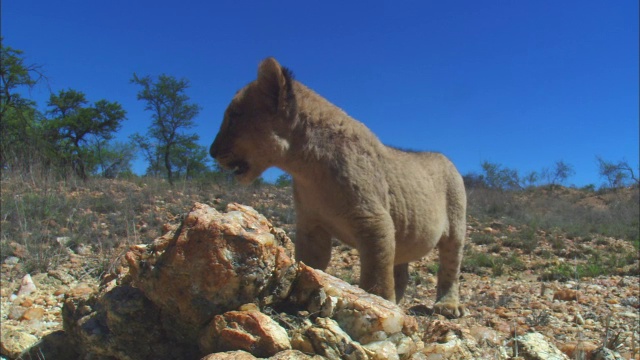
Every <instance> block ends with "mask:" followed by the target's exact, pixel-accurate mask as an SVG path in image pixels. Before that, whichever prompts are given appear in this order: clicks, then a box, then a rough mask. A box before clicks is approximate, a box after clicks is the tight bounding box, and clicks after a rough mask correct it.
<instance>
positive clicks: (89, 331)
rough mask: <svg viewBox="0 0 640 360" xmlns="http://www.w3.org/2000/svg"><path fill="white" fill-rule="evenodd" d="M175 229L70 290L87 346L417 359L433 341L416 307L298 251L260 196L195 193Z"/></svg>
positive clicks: (77, 342)
mask: <svg viewBox="0 0 640 360" xmlns="http://www.w3.org/2000/svg"><path fill="white" fill-rule="evenodd" d="M167 230H168V232H167V233H166V234H164V235H163V236H161V237H159V238H157V239H156V240H155V241H154V242H153V243H152V244H150V245H136V246H133V247H132V248H131V250H130V251H129V252H128V253H127V254H126V255H125V258H126V262H127V264H128V267H129V271H128V273H127V274H125V275H124V276H116V275H113V276H107V278H108V281H104V282H103V285H102V286H101V288H100V291H99V292H98V293H96V294H87V293H85V292H69V293H67V295H66V300H65V304H64V307H63V318H64V329H65V332H66V333H67V334H68V335H69V338H70V339H71V342H72V343H71V345H70V346H71V347H73V348H74V349H76V350H77V352H78V353H79V354H80V358H82V357H84V358H89V357H92V358H99V357H103V358H116V359H132V360H133V359H149V358H153V359H197V358H202V357H205V356H206V357H205V358H206V359H209V360H211V359H226V358H246V359H252V358H254V357H262V358H267V357H270V359H313V358H319V356H323V357H325V358H330V359H343V358H344V359H409V358H411V357H412V356H413V355H415V354H418V353H420V351H421V350H423V349H424V344H423V342H422V340H421V339H420V338H419V337H418V336H417V335H415V334H414V332H415V329H416V322H415V319H414V318H413V317H410V316H407V315H405V314H404V312H403V311H402V310H401V309H400V308H399V307H398V306H397V305H396V304H394V303H391V302H389V301H387V300H384V299H382V298H380V297H378V296H375V295H371V294H369V293H367V292H365V291H363V290H361V289H359V288H357V287H354V286H352V285H349V284H348V283H346V282H344V281H342V280H339V279H337V278H335V277H333V276H330V275H328V274H326V273H324V272H322V271H319V270H315V269H312V268H310V267H308V266H306V265H305V264H303V263H296V262H294V261H293V260H292V259H291V257H290V256H289V255H288V254H287V250H286V249H287V248H289V249H290V248H291V244H290V240H289V239H288V238H287V237H286V235H284V234H283V232H282V231H280V230H278V229H274V228H273V226H272V225H271V224H270V223H269V222H268V221H267V220H266V219H265V218H264V217H263V216H262V215H260V214H259V213H258V212H256V211H255V210H254V209H252V208H250V207H246V206H242V205H238V204H229V205H228V207H227V211H226V212H225V213H221V212H218V211H217V210H215V209H214V208H212V207H209V206H207V205H204V204H199V203H196V204H195V205H194V207H193V209H192V210H191V211H190V212H189V213H188V214H186V215H185V216H184V218H183V221H182V223H181V224H179V225H178V226H168V227H167ZM281 245H285V246H281ZM285 329H286V330H285ZM469 337H470V338H471V336H469ZM212 353H213V354H212Z"/></svg>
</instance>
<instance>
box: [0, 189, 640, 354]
mask: <svg viewBox="0 0 640 360" xmlns="http://www.w3.org/2000/svg"><path fill="white" fill-rule="evenodd" d="M1 191H2V193H1V196H2V223H1V226H2V235H1V239H0V246H1V248H0V249H1V257H0V261H1V262H2V286H1V292H0V300H1V305H2V313H1V316H2V317H1V320H2V334H3V340H2V343H3V349H2V351H3V355H5V356H8V355H9V354H8V353H10V349H7V348H6V347H7V346H8V344H14V343H15V342H16V341H14V340H15V339H21V341H23V342H29V341H35V339H37V338H39V337H41V336H43V335H45V334H47V333H50V332H52V331H55V330H59V329H61V327H62V321H61V313H60V307H61V303H62V301H63V300H64V294H65V293H66V292H68V291H74V292H83V291H84V292H90V291H92V290H93V289H95V288H96V286H97V284H98V282H99V281H100V279H101V278H102V277H103V276H105V275H107V274H109V273H111V272H114V271H116V270H117V269H118V268H119V267H122V266H123V264H122V261H121V260H122V259H121V258H122V255H123V254H124V252H125V251H126V250H127V249H128V248H129V246H131V245H134V244H140V243H149V242H150V241H152V240H153V239H154V238H156V237H158V236H160V235H162V234H163V233H164V230H166V228H164V229H163V226H164V224H166V223H175V222H176V221H177V220H178V219H179V218H180V217H181V216H182V214H183V213H184V212H186V211H187V210H188V209H189V208H190V207H191V206H192V205H193V204H194V203H195V202H201V203H205V204H210V205H212V206H214V207H216V208H218V209H223V208H224V207H225V206H226V204H227V203H230V202H238V203H242V204H246V205H250V206H252V207H254V208H255V209H256V210H258V211H259V212H260V213H262V214H264V215H265V216H266V217H267V218H268V219H269V220H270V221H271V222H272V223H273V224H274V225H275V226H278V227H281V228H282V229H284V230H285V231H286V233H287V234H288V235H289V236H290V237H291V238H292V239H293V240H294V241H295V225H294V224H295V213H294V211H293V207H292V196H291V189H290V188H289V187H275V186H272V185H261V186H254V187H248V188H244V187H237V186H235V185H233V184H231V183H229V182H225V181H221V182H211V181H190V182H179V183H176V185H175V186H174V187H169V185H168V184H166V183H165V182H163V181H161V180H157V179H139V178H138V179H133V180H102V179H90V180H89V181H88V182H86V183H83V182H81V181H74V180H70V181H67V182H45V181H33V180H32V179H21V178H6V179H5V178H3V181H2V190H1ZM468 195H469V216H468V230H467V245H466V246H465V259H464V264H463V273H462V282H461V296H462V299H463V301H464V302H465V303H466V304H467V306H468V308H469V310H470V314H469V316H467V317H465V318H462V319H459V320H452V321H451V324H453V325H452V326H459V327H460V328H463V329H465V331H467V330H468V331H469V332H470V333H471V334H472V335H473V336H474V337H475V338H476V339H479V340H482V341H481V344H482V346H483V351H486V355H487V357H491V358H493V357H495V356H498V354H497V353H496V352H497V350H496V349H497V346H498V345H502V344H504V343H506V342H507V341H508V340H509V339H510V337H511V336H512V335H513V333H514V332H516V333H525V332H528V331H530V330H534V329H535V331H537V332H540V333H542V334H543V335H545V336H546V337H547V338H548V339H549V340H550V341H551V342H552V343H554V344H555V345H556V346H558V347H559V348H561V349H563V351H565V353H567V354H571V358H572V359H573V358H578V356H579V351H577V350H576V347H577V348H579V349H587V350H588V349H593V348H595V347H597V346H600V345H602V344H603V343H606V345H607V346H608V347H610V348H615V349H617V351H618V352H619V353H620V354H622V356H623V357H624V358H627V359H633V358H635V359H637V358H640V350H639V349H638V348H639V346H638V340H639V336H640V333H639V331H640V325H639V321H640V316H639V314H640V300H639V297H640V294H639V292H640V283H639V276H640V263H639V258H638V241H639V237H638V226H639V225H638V217H639V210H638V207H639V195H638V188H630V189H619V190H616V191H608V192H594V191H588V190H578V189H571V188H562V187H556V188H535V189H529V190H526V191H519V192H499V191H494V190H489V189H483V188H475V189H469V190H468ZM328 272H329V273H330V274H333V275H335V276H337V277H339V278H341V279H343V280H345V281H347V282H349V283H352V284H357V281H358V273H359V265H358V254H357V252H356V251H355V250H354V249H351V248H349V247H347V246H345V245H342V244H340V243H338V242H335V243H334V248H333V256H332V261H331V265H330V268H329V269H328ZM436 272H437V254H431V255H430V256H429V257H428V258H425V259H423V260H422V261H420V262H416V263H413V264H412V265H411V268H410V274H411V281H410V286H409V288H408V291H407V295H406V297H405V299H404V300H403V302H402V303H401V305H402V307H403V308H404V309H405V310H407V311H411V312H414V313H416V314H417V315H419V316H418V317H417V319H419V323H420V325H421V326H423V327H424V328H425V329H426V330H425V331H427V330H428V328H429V323H430V321H431V320H433V319H434V318H440V317H439V316H437V315H430V314H429V308H430V307H431V306H432V305H433V301H434V298H435V281H436V277H435V273H436ZM27 274H29V275H30V277H31V279H32V280H33V283H34V284H35V286H36V288H37V290H35V291H33V292H31V293H28V294H26V295H21V296H16V295H17V292H18V290H19V289H20V288H21V281H23V279H24V277H25V275H27ZM23 288H24V286H23ZM10 336H11V337H13V338H12V339H9V337H10ZM18 342H19V341H18ZM16 346H17V345H16Z"/></svg>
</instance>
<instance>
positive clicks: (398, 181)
mask: <svg viewBox="0 0 640 360" xmlns="http://www.w3.org/2000/svg"><path fill="white" fill-rule="evenodd" d="M387 149H388V153H389V157H388V159H387V166H386V167H387V181H388V183H389V190H390V195H391V196H390V199H389V200H390V206H391V211H392V213H393V217H394V222H395V223H396V227H398V228H399V229H404V228H406V229H405V231H407V232H408V233H407V234H406V235H407V236H409V237H413V236H417V235H418V234H411V233H413V232H414V231H417V232H420V231H427V232H431V231H437V232H440V231H441V229H444V228H445V227H447V226H448V225H449V224H450V222H451V221H457V220H454V219H453V218H456V219H458V218H464V216H465V212H466V195H465V189H464V182H463V180H462V176H461V175H460V173H459V172H458V170H457V169H456V167H455V166H454V165H453V163H452V162H451V161H450V160H449V159H448V158H447V157H446V156H444V155H442V154H440V153H435V152H410V151H403V150H399V149H395V148H390V147H389V148H387ZM424 221H427V222H429V225H428V226H429V229H424V228H422V229H420V228H421V226H420V225H421V224H423V225H424V223H423V222H424ZM434 227H435V228H436V229H434Z"/></svg>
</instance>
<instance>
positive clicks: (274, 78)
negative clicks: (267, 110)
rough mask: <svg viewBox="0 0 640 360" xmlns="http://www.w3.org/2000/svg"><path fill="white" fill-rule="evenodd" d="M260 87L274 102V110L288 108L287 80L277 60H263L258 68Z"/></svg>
mask: <svg viewBox="0 0 640 360" xmlns="http://www.w3.org/2000/svg"><path fill="white" fill-rule="evenodd" d="M258 86H259V87H260V89H261V90H262V91H263V92H264V93H265V95H267V96H269V97H270V98H271V99H272V100H273V106H274V110H276V111H277V110H282V109H284V108H285V107H286V105H287V104H286V92H287V78H286V77H285V74H284V72H283V70H282V67H281V66H280V64H278V62H277V61H276V59H274V58H272V57H270V58H266V59H264V60H262V62H261V63H260V66H259V67H258Z"/></svg>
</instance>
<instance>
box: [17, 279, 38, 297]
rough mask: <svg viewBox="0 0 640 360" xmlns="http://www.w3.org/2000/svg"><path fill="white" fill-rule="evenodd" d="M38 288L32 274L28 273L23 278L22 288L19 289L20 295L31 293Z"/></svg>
mask: <svg viewBox="0 0 640 360" xmlns="http://www.w3.org/2000/svg"><path fill="white" fill-rule="evenodd" d="M36 290H37V288H36V284H34V283H33V280H32V279H31V275H29V274H27V275H25V276H24V277H23V278H22V282H21V283H20V290H18V296H23V295H29V294H31V293H32V292H34V291H36Z"/></svg>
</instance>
